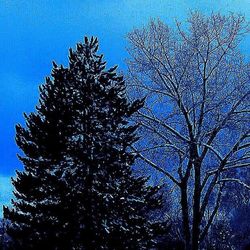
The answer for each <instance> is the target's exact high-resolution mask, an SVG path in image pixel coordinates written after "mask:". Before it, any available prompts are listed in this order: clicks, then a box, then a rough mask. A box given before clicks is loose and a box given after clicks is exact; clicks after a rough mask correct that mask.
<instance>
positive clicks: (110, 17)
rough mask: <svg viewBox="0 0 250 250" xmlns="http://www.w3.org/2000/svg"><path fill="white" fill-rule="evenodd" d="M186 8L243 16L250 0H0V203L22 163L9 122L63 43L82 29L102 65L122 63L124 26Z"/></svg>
mask: <svg viewBox="0 0 250 250" xmlns="http://www.w3.org/2000/svg"><path fill="white" fill-rule="evenodd" d="M190 10H200V11H201V12H203V13H205V14H209V13H211V12H212V11H221V12H222V13H225V14H226V13H229V12H230V11H231V12H236V13H241V14H244V15H245V16H246V17H247V18H248V17H250V1H249V0H223V1H222V0H221V1H220V0H207V1H203V0H197V1H195V0H174V1H173V0H154V1H153V0H119V1H118V0H117V1H115V0H112V1H110V0H90V1H86V0H71V1H69V0H65V1H59V0H40V1H38V0H30V1H26V0H25V1H23V0H0V115H1V120H0V137H1V140H0V153H1V157H0V205H2V204H8V203H9V200H10V197H11V190H12V187H11V184H10V176H14V175H15V169H22V166H21V164H20V163H19V161H18V160H17V158H16V154H17V152H18V148H17V147H16V145H15V140H14V137H15V129H14V127H15V124H16V123H23V122H24V119H23V115H22V114H23V112H27V113H29V112H31V111H33V110H34V106H35V105H36V103H37V100H38V86H39V85H40V84H41V83H43V81H44V77H45V76H47V75H49V74H50V70H51V61H52V60H55V61H56V62H57V63H58V64H67V55H68V49H69V48H70V47H74V46H75V44H76V42H78V41H81V40H82V38H83V37H84V36H85V35H89V36H90V35H94V36H97V37H98V38H99V41H100V50H101V52H102V53H104V55H105V59H106V60H107V61H108V65H113V64H118V65H119V66H120V68H121V69H125V64H124V60H125V58H126V56H127V53H126V39H125V36H126V33H127V32H129V31H130V30H131V29H132V28H133V27H140V26H142V25H143V24H147V22H148V21H149V19H150V18H151V17H153V18H157V17H159V18H161V19H162V20H164V21H165V22H167V23H168V24H170V25H172V24H173V22H174V18H178V19H179V20H184V19H185V18H186V17H187V15H188V13H189V12H190ZM248 19H249V18H248ZM249 41H250V39H249V37H248V38H247V40H246V42H245V43H244V44H243V45H242V50H243V53H244V54H246V55H247V54H249V44H250V43H249ZM247 57H248V58H249V55H248V56H247ZM0 213H1V209H0Z"/></svg>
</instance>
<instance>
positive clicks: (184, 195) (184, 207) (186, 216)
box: [181, 181, 191, 250]
mask: <svg viewBox="0 0 250 250" xmlns="http://www.w3.org/2000/svg"><path fill="white" fill-rule="evenodd" d="M181 208H182V223H183V231H184V236H185V245H186V250H191V245H190V237H191V236H190V228H189V214H188V199H187V182H186V181H185V182H182V183H181Z"/></svg>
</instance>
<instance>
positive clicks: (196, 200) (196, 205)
mask: <svg viewBox="0 0 250 250" xmlns="http://www.w3.org/2000/svg"><path fill="white" fill-rule="evenodd" d="M194 172H195V183H194V186H195V187H194V196H193V230H192V250H198V249H199V237H200V222H201V213H200V200H201V183H200V182H201V176H200V175H201V164H200V163H199V162H198V163H195V165H194Z"/></svg>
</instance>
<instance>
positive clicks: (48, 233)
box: [4, 37, 161, 249]
mask: <svg viewBox="0 0 250 250" xmlns="http://www.w3.org/2000/svg"><path fill="white" fill-rule="evenodd" d="M97 50H98V41H97V39H96V38H95V39H94V38H93V37H92V38H91V40H89V39H88V38H85V42H84V43H83V44H82V43H78V44H77V49H76V51H73V50H71V49H70V55H69V66H68V67H67V68H64V67H63V66H60V67H59V66H57V65H56V64H55V63H53V70H52V78H46V83H45V84H44V85H42V87H41V88H40V92H41V93H40V100H39V105H38V106H37V107H36V110H37V112H35V113H32V114H30V115H25V118H26V127H25V128H24V127H22V126H21V125H18V126H17V137H16V141H17V144H18V146H19V147H20V148H21V149H22V151H23V152H24V155H25V156H22V157H21V156H20V159H21V161H22V162H23V164H24V171H21V172H17V178H16V179H13V185H14V187H15V192H14V194H15V197H16V199H15V200H13V201H12V202H13V208H7V207H5V208H4V215H5V218H7V219H9V220H10V221H11V222H12V224H11V226H9V228H8V233H9V235H10V236H11V237H12V238H13V239H14V240H15V242H16V243H17V245H18V247H19V248H20V249H148V248H149V247H150V246H151V245H152V243H153V239H154V238H155V237H156V236H157V232H158V231H159V230H160V229H161V224H160V223H158V222H150V220H149V218H148V212H149V211H152V210H154V209H157V208H160V206H161V195H159V187H158V186H157V187H151V186H148V185H147V180H148V179H147V178H142V177H139V178H138V177H137V178H136V177H134V176H133V173H132V169H131V166H132V164H133V163H134V160H135V155H134V154H133V153H131V152H130V151H129V147H130V146H131V145H132V144H133V143H134V142H135V141H136V140H138V138H137V137H136V129H137V125H133V124H130V122H129V118H130V116H131V115H133V114H134V113H135V112H136V111H137V110H138V109H139V108H141V107H142V105H143V101H144V100H137V101H135V102H133V103H129V102H128V100H127V98H126V92H125V91H126V89H125V83H124V80H123V77H122V76H119V75H117V73H116V68H117V67H113V68H111V69H108V70H107V69H106V62H104V61H103V59H102V55H97V54H96V52H97Z"/></svg>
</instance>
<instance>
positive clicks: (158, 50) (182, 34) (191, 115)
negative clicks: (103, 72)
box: [127, 12, 250, 250]
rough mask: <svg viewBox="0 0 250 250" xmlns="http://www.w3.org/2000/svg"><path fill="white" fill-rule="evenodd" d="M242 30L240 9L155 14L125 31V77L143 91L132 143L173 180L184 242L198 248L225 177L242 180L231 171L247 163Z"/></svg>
mask: <svg viewBox="0 0 250 250" xmlns="http://www.w3.org/2000/svg"><path fill="white" fill-rule="evenodd" d="M247 32H248V25H247V22H246V21H245V19H244V17H243V16H240V15H234V14H231V15H229V16H223V15H220V14H212V15H210V16H209V17H206V16H203V15H202V14H200V13H198V12H194V13H191V15H190V18H189V19H188V20H187V26H185V27H184V28H183V27H182V25H181V23H179V22H176V29H174V30H172V29H171V28H170V27H168V26H167V25H166V24H164V23H163V22H161V21H160V20H157V21H151V22H150V23H149V25H148V26H146V27H144V28H141V29H134V30H133V31H132V32H131V33H129V34H128V40H129V43H130V46H129V50H128V51H129V53H130V56H131V57H130V59H129V61H128V72H129V74H128V81H127V82H129V86H130V87H131V88H132V91H131V93H132V94H133V95H140V96H146V97H147V99H146V104H145V107H144V108H143V109H142V110H141V111H139V112H138V118H139V120H140V124H141V127H142V128H143V132H144V135H145V134H146V136H144V137H143V139H142V140H141V142H140V144H138V145H137V146H136V149H135V150H136V151H137V153H138V155H139V157H140V158H141V159H143V160H144V161H145V162H146V163H147V164H148V165H149V166H151V167H153V168H154V169H156V170H157V171H159V172H161V173H162V174H163V175H164V176H165V177H166V178H167V179H169V180H170V181H171V182H172V183H173V184H174V185H175V186H176V187H177V188H178V193H179V196H177V197H179V204H180V208H181V211H182V222H183V234H184V237H185V242H186V248H187V249H193V250H196V249H198V248H199V244H200V242H202V241H203V239H204V237H205V236H206V235H207V233H208V231H209V229H210V226H211V224H212V223H213V220H214V218H215V217H216V214H217V212H218V209H219V207H220V203H221V198H222V196H223V192H224V191H225V188H226V187H227V185H229V184H230V183H232V182H236V183H238V184H239V185H242V186H243V187H244V188H250V187H249V186H248V185H247V184H246V183H244V182H243V181H242V180H240V179H239V178H236V177H235V176H234V174H233V173H236V172H237V173H238V172H239V171H241V169H242V168H247V167H249V166H250V126H249V125H250V81H249V78H250V74H249V73H250V71H249V69H250V67H249V64H248V63H246V62H245V59H244V57H243V55H242V54H241V53H240V51H239V48H238V47H239V43H240V41H241V39H242V37H243V35H244V34H246V33H247ZM229 173H230V175H229Z"/></svg>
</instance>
